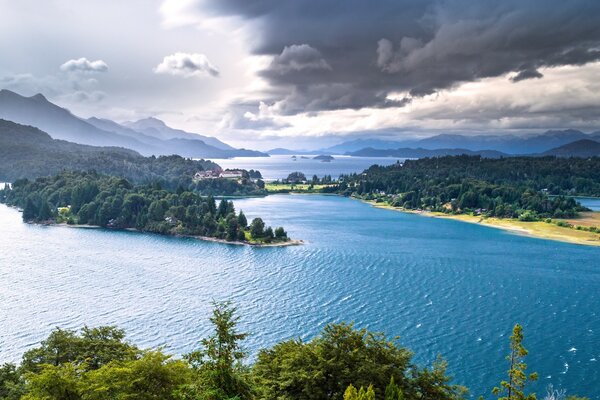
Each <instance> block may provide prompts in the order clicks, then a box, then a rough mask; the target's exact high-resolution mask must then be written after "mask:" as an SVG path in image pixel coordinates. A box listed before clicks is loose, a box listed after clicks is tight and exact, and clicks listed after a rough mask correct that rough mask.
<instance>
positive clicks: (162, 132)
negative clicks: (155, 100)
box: [123, 117, 236, 150]
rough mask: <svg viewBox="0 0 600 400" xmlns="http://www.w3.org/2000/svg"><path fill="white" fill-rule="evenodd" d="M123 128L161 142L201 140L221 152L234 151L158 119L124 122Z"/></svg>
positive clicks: (213, 140)
mask: <svg viewBox="0 0 600 400" xmlns="http://www.w3.org/2000/svg"><path fill="white" fill-rule="evenodd" d="M123 125H124V126H126V127H128V128H131V129H133V130H136V131H138V132H140V133H143V134H145V135H148V136H152V137H155V138H157V139H161V140H170V139H190V140H202V141H203V142H204V143H206V144H208V145H209V146H213V147H216V148H217V149H221V150H236V149H235V148H233V147H231V146H230V145H228V144H226V143H223V142H221V141H220V140H219V139H217V138H215V137H211V136H203V135H200V134H197V133H191V132H186V131H183V130H180V129H173V128H171V127H169V126H167V124H165V123H164V122H163V121H161V120H160V119H158V118H153V117H150V118H144V119H140V120H139V121H134V122H125V123H123Z"/></svg>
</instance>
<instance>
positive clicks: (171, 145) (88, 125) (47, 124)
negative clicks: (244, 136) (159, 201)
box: [0, 90, 268, 158]
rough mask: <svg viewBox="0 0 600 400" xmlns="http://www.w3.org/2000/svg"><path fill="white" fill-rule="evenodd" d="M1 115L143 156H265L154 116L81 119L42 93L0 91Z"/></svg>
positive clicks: (65, 137) (57, 136)
mask: <svg viewBox="0 0 600 400" xmlns="http://www.w3.org/2000/svg"><path fill="white" fill-rule="evenodd" d="M0 118H2V119H5V120H9V121H13V122H17V123H19V124H25V125H31V126H35V127H37V128H39V129H41V130H43V131H44V132H47V133H48V134H49V135H50V136H51V137H52V138H54V139H59V140H66V141H69V142H73V143H79V144H86V145H92V146H118V147H124V148H128V149H132V150H135V151H137V152H139V153H140V154H143V155H171V154H178V155H181V156H184V157H193V158H229V157H261V156H265V157H266V156H268V155H267V154H265V153H261V152H258V151H252V150H245V149H235V148H233V147H231V146H229V145H227V144H225V143H223V142H221V141H220V140H218V139H216V138H214V137H209V136H202V135H197V134H194V133H190V132H185V131H182V130H178V129H173V128H170V127H168V126H167V125H166V124H165V123H164V122H163V121H161V120H159V119H156V118H147V119H143V120H139V121H135V122H129V123H127V125H121V124H118V123H117V122H114V121H111V120H107V119H99V118H89V119H87V120H84V119H82V118H79V117H77V116H76V115H74V114H72V113H71V112H70V111H69V110H67V109H65V108H62V107H59V106H57V105H56V104H53V103H51V102H50V101H48V100H47V99H46V98H45V97H44V96H43V95H41V94H37V95H35V96H31V97H25V96H21V95H19V94H17V93H15V92H12V91H10V90H0Z"/></svg>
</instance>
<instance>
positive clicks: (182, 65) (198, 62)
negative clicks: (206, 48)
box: [154, 53, 219, 78]
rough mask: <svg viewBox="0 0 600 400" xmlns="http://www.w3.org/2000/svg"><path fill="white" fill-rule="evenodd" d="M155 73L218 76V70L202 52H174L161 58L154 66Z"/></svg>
mask: <svg viewBox="0 0 600 400" xmlns="http://www.w3.org/2000/svg"><path fill="white" fill-rule="evenodd" d="M154 72H155V73H157V74H169V75H175V76H182V77H184V78H190V77H194V76H213V77H217V76H219V70H218V69H217V67H215V66H214V65H212V64H211V63H210V61H209V60H208V57H206V56H205V55H204V54H198V53H175V54H171V55H170V56H166V57H165V58H163V61H162V62H161V63H160V64H158V65H157V66H156V67H155V68H154Z"/></svg>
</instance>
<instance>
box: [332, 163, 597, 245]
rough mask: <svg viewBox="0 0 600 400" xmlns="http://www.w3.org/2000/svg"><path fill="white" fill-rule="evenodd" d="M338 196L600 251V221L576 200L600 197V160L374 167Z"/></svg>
mask: <svg viewBox="0 0 600 400" xmlns="http://www.w3.org/2000/svg"><path fill="white" fill-rule="evenodd" d="M326 191H335V192H336V193H339V194H343V195H345V196H352V197H355V198H358V199H361V200H365V201H369V202H371V203H373V204H375V205H377V206H379V207H385V208H391V209H396V210H401V211H408V212H415V213H419V214H422V215H427V216H433V217H443V218H452V219H457V220H460V221H464V222H472V223H479V224H483V225H488V226H491V227H495V228H501V229H506V230H510V231H513V232H516V233H521V234H526V235H531V236H535V237H540V238H545V239H552V240H560V241H566V242H571V243H577V244H586V245H595V246H600V229H599V228H598V227H600V218H599V217H598V215H599V214H598V213H589V212H587V211H589V210H587V209H586V208H585V207H582V206H581V205H580V204H579V203H578V202H577V201H575V200H574V199H573V198H572V197H571V196H596V197H597V196H600V158H598V157H592V158H570V159H565V158H556V157H511V158H500V159H489V158H483V157H480V156H448V157H438V158H424V159H419V160H406V161H405V162H404V163H397V164H394V165H391V166H386V167H382V166H376V165H375V166H372V167H370V168H369V169H367V170H366V171H364V172H363V173H361V174H351V175H345V176H341V177H340V180H339V183H338V186H337V187H335V188H331V187H328V188H326Z"/></svg>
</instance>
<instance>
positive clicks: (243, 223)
mask: <svg viewBox="0 0 600 400" xmlns="http://www.w3.org/2000/svg"><path fill="white" fill-rule="evenodd" d="M238 224H239V225H240V227H241V228H242V229H246V228H247V227H248V220H247V219H246V216H245V215H244V212H243V211H242V210H240V214H239V215H238Z"/></svg>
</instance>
